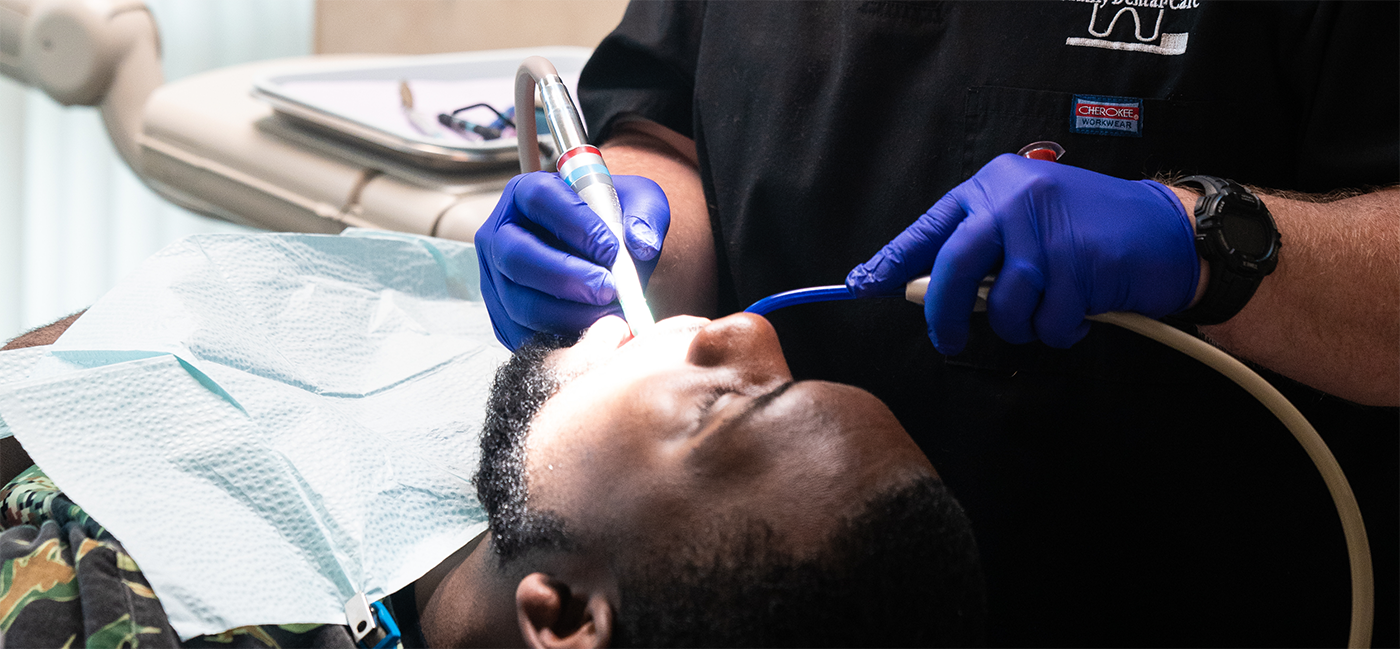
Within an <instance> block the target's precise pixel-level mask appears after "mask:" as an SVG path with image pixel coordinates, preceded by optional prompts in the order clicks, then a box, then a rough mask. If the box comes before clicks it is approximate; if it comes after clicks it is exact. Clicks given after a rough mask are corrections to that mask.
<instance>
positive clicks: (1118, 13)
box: [1065, 0, 1198, 56]
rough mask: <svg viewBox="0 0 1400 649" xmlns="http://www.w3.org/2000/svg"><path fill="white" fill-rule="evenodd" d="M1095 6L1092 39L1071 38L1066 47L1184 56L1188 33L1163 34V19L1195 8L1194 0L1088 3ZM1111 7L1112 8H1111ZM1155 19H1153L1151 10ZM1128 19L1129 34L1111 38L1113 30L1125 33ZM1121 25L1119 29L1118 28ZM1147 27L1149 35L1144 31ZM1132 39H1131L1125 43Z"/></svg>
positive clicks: (1091, 17) (1091, 16) (1102, 0)
mask: <svg viewBox="0 0 1400 649" xmlns="http://www.w3.org/2000/svg"><path fill="white" fill-rule="evenodd" d="M1087 1H1088V2H1090V3H1092V4H1093V5H1094V7H1093V9H1092V10H1091V11H1090V13H1089V36H1091V38H1081V37H1073V36H1072V37H1070V38H1066V39H1065V45H1073V46H1077V47H1098V48H1102V49H1109V50H1125V51H1130V52H1146V53H1148V54H1160V55H1163V56H1174V55H1178V54H1185V53H1186V39H1187V37H1188V36H1190V34H1189V33H1185V32H1182V33H1179V34H1163V33H1161V31H1162V18H1163V17H1164V16H1165V15H1166V13H1167V11H1168V10H1173V11H1176V10H1183V9H1195V8H1196V7H1197V6H1198V1H1197V0H1087ZM1110 5H1112V6H1110ZM1154 9H1155V10H1156V16H1153V15H1152V14H1153V10H1154ZM1130 20H1131V22H1132V25H1133V27H1132V32H1131V34H1127V33H1124V34H1123V36H1120V37H1119V38H1123V40H1115V39H1114V38H1113V35H1114V32H1115V30H1117V31H1118V32H1126V31H1127V29H1126V26H1127V24H1128V23H1129V21H1130ZM1120 23H1121V27H1120ZM1145 27H1150V31H1151V33H1150V34H1143V29H1144V28H1145ZM1128 38H1132V39H1134V40H1128Z"/></svg>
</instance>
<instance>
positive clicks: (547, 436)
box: [483, 314, 933, 554]
mask: <svg viewBox="0 0 1400 649" xmlns="http://www.w3.org/2000/svg"><path fill="white" fill-rule="evenodd" d="M527 377H528V378H527ZM521 380H522V381H524V382H526V383H529V382H534V383H535V385H537V386H539V389H535V390H534V391H533V392H534V393H535V394H536V395H542V394H545V393H548V392H550V391H553V389H554V388H555V387H556V386H557V391H553V395H552V396H550V397H549V398H548V400H547V401H544V403H543V405H542V406H540V407H539V410H538V412H537V413H535V414H534V416H533V418H532V419H531V420H530V421H529V422H528V426H524V427H522V428H528V434H527V435H524V436H523V437H521V436H517V437H516V438H515V439H513V440H512V441H511V443H510V444H508V445H507V444H497V445H496V446H495V447H494V448H492V447H491V445H489V444H488V445H487V448H486V449H485V455H486V457H485V462H486V463H487V464H490V463H492V462H501V463H503V464H501V466H505V465H513V468H512V469H511V470H508V471H505V472H504V473H506V474H511V473H514V474H518V475H513V476H506V477H507V479H512V478H513V479H515V480H520V482H519V483H518V484H516V485H515V486H514V487H513V488H511V489H506V490H504V492H505V493H506V495H507V496H510V495H513V496H514V497H515V499H517V500H518V501H520V502H517V503H516V504H517V505H520V506H525V505H527V504H528V508H529V509H530V510H532V511H544V510H547V511H550V512H553V513H555V514H557V515H558V516H559V517H561V518H562V519H564V520H566V521H568V526H569V527H570V529H571V531H573V532H581V533H582V534H576V535H575V536H578V537H581V538H611V539H618V538H619V537H621V538H648V537H650V538H661V537H664V536H666V535H673V536H685V535H686V534H687V533H688V531H695V530H708V529H709V528H711V527H712V526H714V525H716V524H723V523H718V522H719V521H732V520H739V519H748V520H752V519H759V520H762V521H764V522H766V523H767V524H768V525H769V526H770V527H771V529H772V530H773V531H774V534H775V535H776V538H777V539H778V540H779V542H782V543H784V544H785V545H786V546H787V547H788V549H789V550H791V551H794V552H797V553H799V554H800V553H801V552H802V551H803V549H804V548H808V549H813V550H815V549H816V547H817V545H818V544H819V543H820V542H821V541H822V540H823V539H824V538H825V532H826V531H828V530H829V529H830V528H831V526H832V524H833V523H834V519H835V517H838V516H842V515H845V514H848V513H850V512H852V511H853V510H854V509H855V508H857V507H858V506H859V505H860V504H861V503H863V502H864V501H865V500H866V499H867V498H868V497H870V496H871V495H873V494H875V493H877V492H879V491H882V490H884V489H887V488H890V487H893V486H896V485H901V484H903V483H905V482H906V481H908V480H911V479H913V478H915V477H917V476H922V475H929V474H932V473H933V467H932V466H931V465H930V464H929V463H928V460H927V459H926V458H925V457H924V455H923V454H922V453H921V452H920V451H919V449H918V447H917V446H916V445H915V444H914V443H913V441H912V440H911V439H910V438H909V436H908V435H907V434H906V433H905V432H904V429H903V428H902V427H901V426H900V425H899V422H898V421H897V420H896V419H895V418H894V416H893V415H892V414H891V413H890V412H889V410H888V409H887V408H885V406H884V404H882V403H881V402H880V401H879V400H878V399H876V398H875V397H874V396H873V395H871V394H870V393H868V392H865V391H863V390H860V389H858V388H854V387H851V386H846V385H840V384H834V383H826V382H819V381H802V382H796V383H794V382H793V380H792V375H791V373H790V372H789V370H788V367H787V363H786V361H785V360H784V358H783V355H782V350H781V349H780V348H779V346H778V340H777V335H776V333H774V331H773V329H772V327H771V326H770V325H769V324H768V322H767V321H766V320H763V319H762V318H759V317H757V316H752V315H748V314H738V315H734V316H730V317H727V318H724V319H721V320H716V321H713V322H711V321H708V320H704V319H701V318H688V317H683V318H673V319H669V320H665V321H662V322H660V323H658V324H657V325H656V327H654V328H653V330H651V331H648V332H646V333H644V334H643V335H642V336H639V337H636V338H633V337H631V336H630V334H629V333H628V329H627V325H626V323H624V322H623V321H622V320H620V319H617V318H612V317H610V318H605V319H603V320H601V321H599V322H598V323H597V324H595V325H594V326H593V327H592V328H590V329H589V330H588V331H587V332H586V333H585V335H584V336H583V338H582V339H581V340H580V341H579V342H578V343H577V344H576V345H574V346H573V347H569V348H563V349H558V350H555V351H553V352H552V353H550V354H548V355H546V356H543V357H542V358H541V362H539V363H536V364H534V367H533V369H532V370H531V371H529V372H526V373H523V374H522V377H521ZM530 392H531V390H529V389H527V390H523V391H522V393H521V395H522V398H526V395H527V393H530ZM527 410H528V409H527ZM498 414H499V413H498ZM493 455H494V456H495V457H492V456H493ZM498 475H499V474H498ZM522 478H523V479H522ZM526 494H528V497H527V496H526ZM526 498H527V502H524V500H525V499H526ZM483 500H484V501H485V500H489V499H488V498H483ZM484 504H485V505H486V506H487V507H488V510H490V509H491V508H492V507H493V506H494V507H500V506H501V503H491V502H484ZM506 518H513V519H514V520H519V517H510V516H507V517H506ZM495 522H496V521H493V526H494V524H495Z"/></svg>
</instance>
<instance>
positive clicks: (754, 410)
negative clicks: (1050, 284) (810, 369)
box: [706, 381, 797, 439]
mask: <svg viewBox="0 0 1400 649" xmlns="http://www.w3.org/2000/svg"><path fill="white" fill-rule="evenodd" d="M794 385H797V382H796V381H788V382H787V383H784V384H782V385H779V386H778V387H776V388H773V389H772V390H769V391H768V392H766V393H764V394H761V395H759V396H758V398H756V399H754V400H753V403H750V404H749V407H747V408H745V409H744V411H743V412H741V413H739V414H738V415H736V416H735V417H734V418H733V419H730V420H729V421H726V422H724V423H723V424H721V425H720V427H719V428H717V429H716V430H715V431H714V432H713V433H710V434H709V435H707V436H706V437H707V439H715V438H717V437H723V436H724V434H725V433H728V432H729V430H730V429H732V428H734V427H735V426H738V425H740V424H742V423H744V422H746V421H748V420H749V419H750V418H752V417H753V416H754V415H756V414H758V411H760V410H762V409H764V408H765V407H767V406H768V404H770V403H773V401H774V400H775V399H777V398H778V397H781V396H783V393H784V392H787V391H788V388H790V387H792V386H794Z"/></svg>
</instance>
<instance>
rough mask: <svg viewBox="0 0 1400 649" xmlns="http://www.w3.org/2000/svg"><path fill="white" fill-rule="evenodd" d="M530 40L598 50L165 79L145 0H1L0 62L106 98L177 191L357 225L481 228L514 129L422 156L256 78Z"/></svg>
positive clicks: (169, 191)
mask: <svg viewBox="0 0 1400 649" xmlns="http://www.w3.org/2000/svg"><path fill="white" fill-rule="evenodd" d="M532 54H540V55H543V56H546V57H548V58H550V59H551V60H553V61H555V62H556V64H557V65H558V66H559V67H560V71H561V73H563V74H565V75H568V74H570V73H573V74H576V73H577V70H578V69H581V68H582V65H583V62H584V61H586V59H587V57H588V54H589V50H587V49H586V48H577V47H556V48H531V49H522V50H497V51H492V52H476V53H463V54H449V55H435V56H420V57H405V56H353V55H349V56H313V57H301V58H293V59H281V60H274V61H263V62H257V63H252V64H246V65H239V66H232V67H228V68H223V69H219V70H213V71H210V72H206V73H203V74H199V75H195V76H192V77H188V78H185V79H182V80H180V81H178V82H175V83H171V84H164V76H163V73H162V71H161V50H160V39H159V34H158V31H157V27H156V24H155V21H154V19H153V17H152V16H151V14H150V12H149V10H148V9H147V8H146V5H145V3H144V2H141V1H140V0H0V74H4V75H5V76H8V77H11V78H13V79H16V80H18V81H19V82H21V83H23V84H26V85H31V86H35V87H38V88H41V89H42V90H44V92H46V93H47V94H48V95H49V96H50V97H52V98H53V99H54V100H55V101H58V102H59V103H61V104H63V105H65V106H73V105H81V106H96V107H97V108H98V109H99V111H100V112H101V115H102V119H103V121H104V123H105V125H106V128H107V131H108V134H109V135H110V136H111V138H112V141H113V143H114V144H115V146H116V149H117V152H118V153H119V154H120V155H121V157H122V159H123V160H124V161H125V162H126V164H127V165H128V166H130V167H131V169H132V170H133V171H134V172H135V173H136V175H137V177H139V178H141V179H142V181H143V182H145V183H146V184H147V185H149V186H150V187H151V188H152V189H153V190H154V191H155V192H156V193H158V194H160V195H161V196H162V197H164V198H166V199H168V200H169V201H171V202H172V203H175V204H176V205H180V206H181V207H184V208H187V209H190V210H192V211H194V212H197V213H199V214H203V215H206V216H210V217H214V218H218V219H222V220H225V221H230V222H233V223H238V224H242V225H248V226H253V227H258V228H265V229H269V230H278V231H288V232H309V233H336V232H340V231H341V230H343V229H344V228H346V227H350V226H355V227H365V228H377V229H386V230H394V231H399V232H408V233H413V234H422V235H432V236H438V237H443V238H448V239H456V240H460V241H471V240H472V237H473V236H474V235H475V233H476V229H477V228H478V227H479V226H480V225H481V223H482V222H483V221H485V219H486V217H487V216H489V215H490V212H491V209H492V208H493V207H494V206H495V203H496V201H497V200H498V198H499V196H500V193H501V190H502V189H503V188H504V187H505V183H506V181H507V180H508V179H509V178H510V177H511V176H512V175H514V174H515V173H517V170H518V168H519V166H518V160H517V158H516V156H515V153H514V151H515V143H514V138H509V139H508V141H506V138H503V139H502V141H501V142H500V144H501V145H502V146H500V147H496V149H497V152H496V153H492V154H489V155H480V156H466V157H463V156H457V157H458V158H459V159H457V160H455V162H454V160H452V156H450V155H449V156H446V157H444V158H442V159H444V160H447V163H445V164H432V163H428V164H424V163H422V161H423V160H425V159H426V158H421V157H419V158H415V157H414V156H411V155H403V154H402V153H401V152H396V151H394V150H392V149H390V148H386V147H384V146H382V145H376V144H374V143H373V142H368V141H366V140H365V139H364V138H363V137H360V136H359V135H357V134H356V133H355V131H356V130H357V129H356V127H355V125H353V124H349V123H346V122H344V121H343V120H340V122H339V123H337V120H336V119H335V118H334V117H333V116H331V117H328V118H327V119H325V120H321V121H320V123H316V121H315V120H308V119H305V118H304V117H305V115H301V116H298V111H297V108H298V106H297V105H296V102H295V101H287V100H285V98H282V101H278V99H279V98H278V97H276V96H272V95H269V94H268V93H266V92H264V93H261V94H262V96H263V98H262V99H259V98H258V97H255V96H254V95H253V92H254V88H255V86H259V81H260V80H261V81H266V80H267V79H271V78H276V77H278V76H279V75H281V76H285V75H288V74H299V75H317V74H319V75H322V78H335V77H336V76H337V75H340V76H344V75H346V74H349V73H351V71H356V70H359V71H367V72H364V74H368V75H369V76H370V77H374V76H375V75H376V74H377V75H378V76H379V77H381V78H388V77H390V76H393V75H395V74H402V73H403V71H404V70H423V71H427V74H430V75H431V74H436V75H439V76H441V75H443V74H449V73H450V71H452V70H471V71H472V74H477V75H481V74H491V75H498V76H500V77H502V78H513V76H514V71H515V68H516V66H518V65H519V62H520V61H521V60H522V59H524V58H526V57H527V56H529V55H532ZM264 90H265V88H264ZM269 100H271V101H272V102H273V103H276V104H277V108H276V109H275V108H274V106H273V103H269ZM468 103H470V102H468ZM419 148H432V147H431V146H427V147H421V146H420V147H419ZM506 152H508V153H506ZM545 162H546V164H545V167H546V168H549V167H550V165H549V164H548V162H549V161H548V160H546V161H545Z"/></svg>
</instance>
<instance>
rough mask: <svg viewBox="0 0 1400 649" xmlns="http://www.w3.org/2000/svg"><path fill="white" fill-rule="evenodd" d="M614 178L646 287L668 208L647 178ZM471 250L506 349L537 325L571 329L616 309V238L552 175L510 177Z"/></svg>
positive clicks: (619, 312)
mask: <svg viewBox="0 0 1400 649" xmlns="http://www.w3.org/2000/svg"><path fill="white" fill-rule="evenodd" d="M613 184H614V185H615V186H616V187H617V197H618V201H619V202H620V203H622V223H623V231H624V232H625V234H626V237H625V238H626V239H627V249H628V250H631V251H632V257H633V259H635V260H636V265H637V274H638V275H639V276H640V277H641V280H642V287H643V288H645V287H646V284H647V280H648V279H650V277H651V272H652V271H653V270H655V269H656V260H657V258H658V256H659V255H660V254H661V242H662V240H663V239H665V238H666V230H667V229H668V228H669V227H670V226H671V207H670V204H669V203H668V202H667V201H666V194H665V193H664V192H662V191H661V187H660V186H658V185H657V184H656V183H654V182H652V181H651V180H650V179H647V178H643V177H641V176H613ZM476 254H477V261H478V262H479V263H480V266H481V295H482V298H483V299H484V301H485V302H486V308H487V310H488V311H490V313H491V325H492V326H493V327H494V328H495V330H496V338H497V339H498V340H500V341H501V343H502V344H504V345H505V346H506V347H509V348H510V349H512V350H514V349H515V348H516V347H518V346H520V344H521V343H523V342H525V340H527V339H528V338H529V337H530V336H532V335H534V333H535V332H538V331H547V332H550V333H556V334H561V335H572V334H577V333H578V332H580V331H583V330H584V329H586V328H588V326H589V325H592V324H593V323H594V322H595V321H597V320H598V319H599V318H601V317H603V316H605V315H608V314H610V313H611V314H617V315H622V308H621V307H620V306H618V304H617V302H616V300H617V288H616V286H615V285H614V284H613V278H612V273H611V272H610V271H609V270H608V269H609V268H612V264H613V261H614V260H615V259H617V255H618V242H617V237H615V236H613V233H612V231H611V230H609V229H608V226H607V224H606V223H604V222H603V219H601V218H599V216H598V215H597V214H595V213H594V212H593V210H592V209H591V208H589V207H588V205H587V204H586V203H584V202H583V199H581V198H579V197H578V194H575V193H574V192H573V190H572V189H569V186H568V185H566V184H564V181H563V180H560V178H559V176H558V174H554V173H549V172H544V171H536V172H534V173H528V174H522V175H519V176H516V177H515V178H513V179H511V181H510V183H508V184H507V185H506V190H505V193H504V194H502V196H501V200H500V202H499V203H497V204H496V209H495V210H493V211H492V212H491V217H490V218H488V219H486V222H485V223H484V224H482V226H481V229H479V230H477V231H476Z"/></svg>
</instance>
